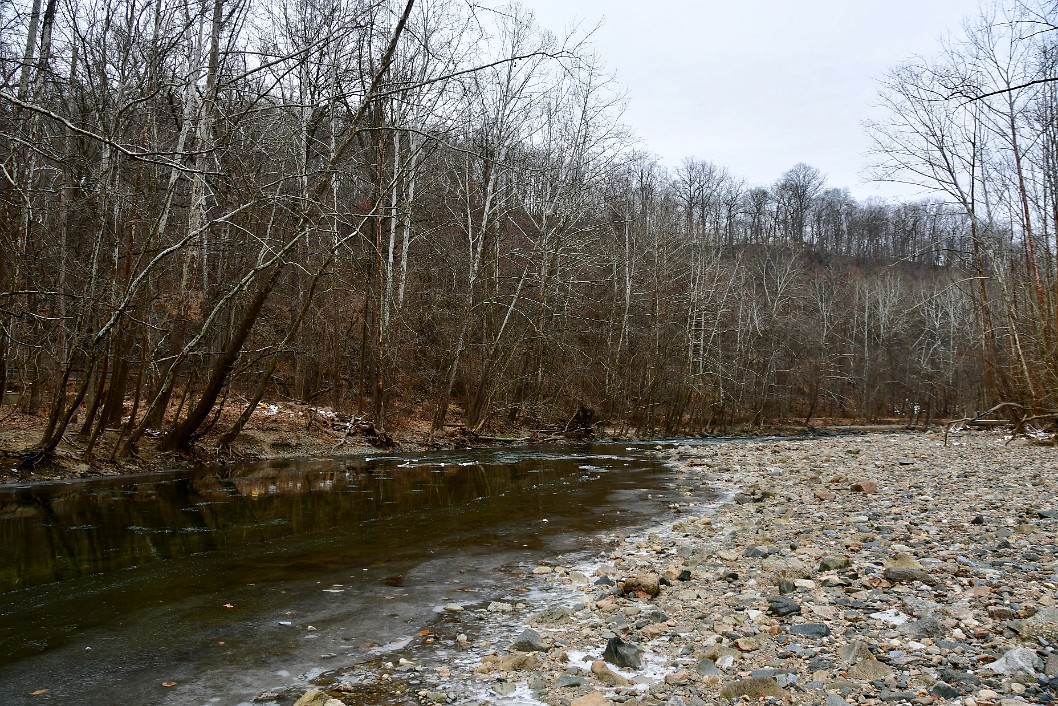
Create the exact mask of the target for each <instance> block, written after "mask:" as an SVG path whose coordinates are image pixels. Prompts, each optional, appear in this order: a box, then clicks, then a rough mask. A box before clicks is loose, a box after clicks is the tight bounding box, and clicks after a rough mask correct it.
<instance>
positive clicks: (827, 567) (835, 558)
mask: <svg viewBox="0 0 1058 706" xmlns="http://www.w3.org/2000/svg"><path fill="white" fill-rule="evenodd" d="M849 564H850V562H849V558H848V557H847V556H842V555H840V554H834V555H831V556H825V557H823V558H822V560H820V562H819V570H820V571H840V570H841V569H847V568H848V567H849Z"/></svg>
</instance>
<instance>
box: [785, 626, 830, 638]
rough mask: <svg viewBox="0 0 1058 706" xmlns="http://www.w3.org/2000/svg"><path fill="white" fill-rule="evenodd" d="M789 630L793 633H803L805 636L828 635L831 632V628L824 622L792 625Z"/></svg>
mask: <svg viewBox="0 0 1058 706" xmlns="http://www.w3.org/2000/svg"><path fill="white" fill-rule="evenodd" d="M789 632H790V633H791V634H792V635H802V636H804V637H826V636H827V635H829V634H830V628H828V627H827V626H826V624H824V623H802V624H800V625H791V626H790V627H789Z"/></svg>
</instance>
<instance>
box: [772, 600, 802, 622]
mask: <svg viewBox="0 0 1058 706" xmlns="http://www.w3.org/2000/svg"><path fill="white" fill-rule="evenodd" d="M768 612H769V613H771V614H772V615H778V616H780V617H782V616H786V615H799V614H800V613H801V604H800V603H798V602H797V601H795V600H794V599H792V598H787V597H785V596H768Z"/></svg>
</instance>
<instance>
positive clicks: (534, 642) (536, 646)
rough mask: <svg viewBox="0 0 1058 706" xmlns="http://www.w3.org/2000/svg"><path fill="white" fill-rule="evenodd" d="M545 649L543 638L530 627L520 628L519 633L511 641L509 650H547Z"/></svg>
mask: <svg viewBox="0 0 1058 706" xmlns="http://www.w3.org/2000/svg"><path fill="white" fill-rule="evenodd" d="M547 649H548V647H547V643H545V642H544V638H543V637H541V636H540V633H538V632H537V631H536V630H533V629H532V628H526V629H525V630H522V632H521V634H520V635H518V637H516V638H515V640H514V642H512V643H511V650H512V651H514V652H547Z"/></svg>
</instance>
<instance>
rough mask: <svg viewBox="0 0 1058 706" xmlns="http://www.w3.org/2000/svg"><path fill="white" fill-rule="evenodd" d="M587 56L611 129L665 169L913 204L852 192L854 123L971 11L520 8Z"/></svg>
mask: <svg viewBox="0 0 1058 706" xmlns="http://www.w3.org/2000/svg"><path fill="white" fill-rule="evenodd" d="M524 2H525V5H526V6H527V7H528V8H530V9H531V10H532V11H533V13H534V14H535V15H536V17H537V20H538V21H539V23H540V24H541V25H542V26H544V27H546V28H548V29H550V30H552V31H554V32H555V33H556V34H563V30H564V29H566V28H569V27H570V26H571V25H574V24H580V25H581V27H582V28H584V29H590V28H591V27H594V26H595V25H596V24H597V23H598V22H599V21H600V20H602V21H603V24H602V26H601V27H600V28H599V29H598V31H597V32H596V33H595V35H594V36H593V42H592V43H593V45H594V46H595V48H596V50H597V52H598V54H599V56H600V57H601V59H602V60H603V62H604V63H605V65H606V66H607V67H608V68H609V69H611V70H614V71H616V73H617V78H618V80H619V81H620V82H621V84H623V85H624V86H625V87H626V89H627V92H628V110H627V112H626V114H625V118H624V122H625V123H626V124H628V125H629V126H630V127H631V128H632V129H633V130H634V132H635V133H636V134H637V135H638V136H639V137H640V139H641V140H642V145H643V147H644V148H645V149H646V150H648V151H649V152H652V153H654V154H657V155H658V156H660V157H661V158H662V160H663V161H664V162H665V163H666V164H667V165H669V166H670V167H674V166H676V165H678V164H679V163H680V162H681V161H682V160H683V158H684V157H695V158H698V159H704V160H708V161H710V162H713V163H715V164H717V165H718V166H722V167H726V168H727V169H728V170H729V171H730V172H731V173H732V174H733V175H734V176H736V177H740V178H743V179H745V180H746V181H747V183H748V184H750V185H757V184H762V185H768V184H771V183H773V182H774V181H775V180H776V179H777V178H778V177H779V176H780V175H781V174H782V173H783V172H785V171H786V170H787V169H789V168H790V167H792V166H793V165H794V164H796V163H797V162H805V163H807V164H811V165H812V166H814V167H817V168H818V169H819V170H820V171H822V172H823V173H824V174H825V175H826V177H827V183H828V185H829V186H836V187H847V188H848V189H849V190H850V191H851V192H852V194H853V195H854V196H856V197H857V198H861V199H862V198H866V197H868V196H883V197H904V198H907V197H913V196H914V195H916V193H917V192H915V191H912V190H911V189H910V188H909V187H899V186H895V185H884V184H873V183H867V182H865V177H864V176H863V174H862V172H863V170H864V167H865V166H866V165H867V162H868V157H867V154H866V152H867V151H868V150H869V148H870V141H869V139H868V138H867V136H866V134H865V131H864V129H863V126H862V122H863V121H864V120H866V119H868V118H870V117H871V116H872V115H881V114H880V113H879V112H877V111H876V109H875V108H874V106H875V104H876V102H877V90H878V84H877V81H876V79H878V78H880V77H882V76H883V75H884V73H885V72H886V71H887V70H888V69H889V68H890V67H891V66H893V65H895V64H897V63H899V62H901V61H903V60H905V59H907V58H909V57H911V56H913V55H915V54H924V55H932V54H935V53H936V52H937V51H938V50H939V48H940V40H941V39H942V38H943V37H945V36H947V35H948V34H956V35H957V34H958V33H959V30H960V28H961V26H962V21H963V18H965V17H972V16H975V15H977V13H978V7H979V6H978V2H977V0H700V1H699V2H694V1H693V0H652V1H651V0H573V1H570V0H524Z"/></svg>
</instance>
